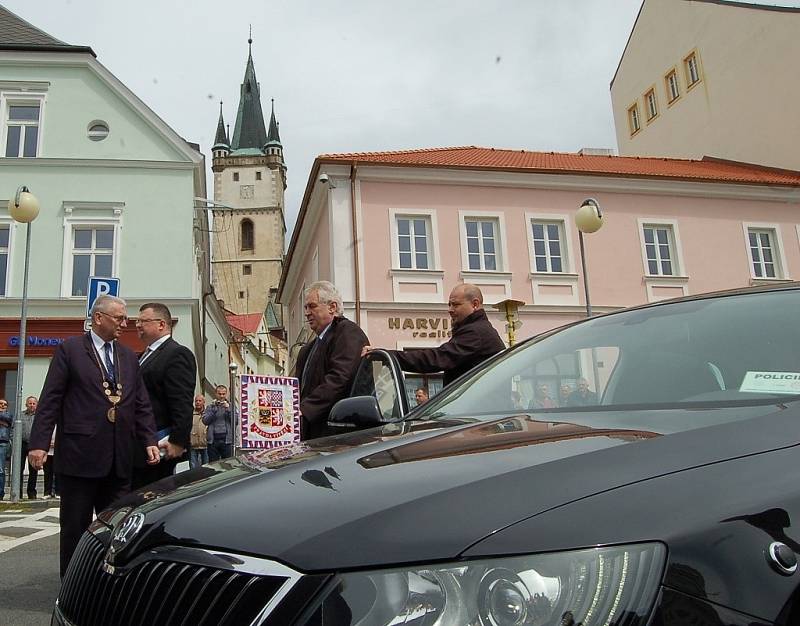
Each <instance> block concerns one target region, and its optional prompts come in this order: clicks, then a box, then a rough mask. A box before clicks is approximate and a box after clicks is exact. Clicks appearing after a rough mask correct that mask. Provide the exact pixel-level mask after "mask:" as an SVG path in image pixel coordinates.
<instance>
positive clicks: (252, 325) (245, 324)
mask: <svg viewBox="0 0 800 626" xmlns="http://www.w3.org/2000/svg"><path fill="white" fill-rule="evenodd" d="M263 317H264V316H263V314H261V313H246V314H244V315H226V316H225V319H226V320H228V324H230V325H231V326H232V327H233V328H235V329H237V330H239V331H241V332H242V334H244V335H254V334H255V333H256V332H257V331H258V327H259V325H260V324H261V319H262V318H263Z"/></svg>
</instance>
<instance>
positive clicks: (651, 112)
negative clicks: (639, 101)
mask: <svg viewBox="0 0 800 626" xmlns="http://www.w3.org/2000/svg"><path fill="white" fill-rule="evenodd" d="M644 101H645V104H646V105H647V121H648V122H649V121H650V120H652V119H654V118H655V117H656V116H657V115H658V102H656V90H655V89H651V90H650V91H648V92H647V93H646V94H644Z"/></svg>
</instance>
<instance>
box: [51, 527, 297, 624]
mask: <svg viewBox="0 0 800 626" xmlns="http://www.w3.org/2000/svg"><path fill="white" fill-rule="evenodd" d="M105 552H106V546H105V545H104V544H103V542H102V541H100V539H98V538H97V537H95V536H94V535H93V534H91V533H84V535H83V537H82V538H81V541H80V543H79V544H78V547H77V549H76V551H75V555H74V556H73V558H72V561H71V562H70V565H69V568H68V569H67V573H66V575H65V577H64V582H63V585H62V587H61V592H60V594H59V598H58V609H59V611H60V613H61V615H62V616H63V617H64V618H66V620H67V621H68V622H69V623H71V624H75V625H76V626H93V625H95V624H97V625H102V626H106V625H107V624H112V623H113V624H119V625H121V626H124V625H126V624H131V625H138V624H148V623H154V624H197V625H202V624H209V625H211V624H214V625H216V624H220V625H224V624H231V625H233V624H251V623H254V622H256V623H258V622H260V621H261V619H263V617H265V612H266V611H265V609H266V607H267V606H268V605H269V604H270V601H271V600H277V599H278V598H277V596H278V595H283V593H285V592H286V591H287V590H288V588H290V587H291V585H292V584H293V583H294V582H296V580H295V581H292V579H291V578H290V577H288V576H282V575H275V576H273V575H263V574H260V573H257V574H254V573H248V572H245V571H241V570H242V569H243V567H242V564H245V563H247V561H250V562H253V561H257V562H258V563H259V564H261V565H263V564H267V563H270V562H268V561H262V560H260V559H259V560H255V559H251V558H250V557H240V556H237V555H226V554H221V553H215V552H211V551H206V550H198V549H195V548H171V549H162V550H161V551H159V550H153V551H149V552H147V553H145V554H144V555H143V557H137V558H136V559H135V560H134V561H133V562H132V563H131V564H130V566H129V567H127V568H125V569H118V570H117V571H118V573H116V574H108V573H106V572H104V571H103V569H102V564H103V559H104V556H105ZM275 565H276V566H277V567H279V568H282V566H280V565H278V564H275ZM283 569H286V568H283ZM287 583H290V584H287ZM282 588H283V589H282ZM279 591H280V594H279ZM257 618H258V619H257Z"/></svg>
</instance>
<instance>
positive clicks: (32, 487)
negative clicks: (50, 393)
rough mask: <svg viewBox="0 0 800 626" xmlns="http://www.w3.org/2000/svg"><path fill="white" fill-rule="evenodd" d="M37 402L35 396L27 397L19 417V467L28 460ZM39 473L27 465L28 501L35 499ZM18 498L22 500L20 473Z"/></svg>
mask: <svg viewBox="0 0 800 626" xmlns="http://www.w3.org/2000/svg"><path fill="white" fill-rule="evenodd" d="M37 404H38V401H37V400H36V397H35V396H28V397H27V398H26V399H25V410H24V411H23V412H22V415H21V416H20V420H21V422H22V451H21V453H20V455H19V466H20V468H22V467H24V465H25V459H27V458H28V447H29V443H30V440H31V428H33V418H34V417H35V416H36V405H37ZM38 476H39V472H38V471H37V470H35V469H33V467H31V466H30V464H28V500H35V499H36V479H37V478H38ZM18 493H19V497H20V498H22V471H20V473H19V492H18Z"/></svg>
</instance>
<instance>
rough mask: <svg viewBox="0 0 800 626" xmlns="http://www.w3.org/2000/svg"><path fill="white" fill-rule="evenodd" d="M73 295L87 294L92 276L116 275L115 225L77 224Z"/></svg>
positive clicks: (73, 265) (75, 229)
mask: <svg viewBox="0 0 800 626" xmlns="http://www.w3.org/2000/svg"><path fill="white" fill-rule="evenodd" d="M71 253H72V290H71V292H70V293H71V294H72V295H73V296H85V295H86V289H87V285H88V283H89V277H90V276H113V275H114V227H113V226H75V227H73V229H72V251H71Z"/></svg>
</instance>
